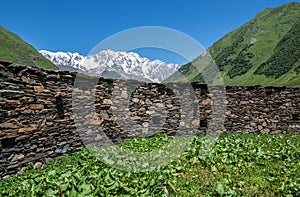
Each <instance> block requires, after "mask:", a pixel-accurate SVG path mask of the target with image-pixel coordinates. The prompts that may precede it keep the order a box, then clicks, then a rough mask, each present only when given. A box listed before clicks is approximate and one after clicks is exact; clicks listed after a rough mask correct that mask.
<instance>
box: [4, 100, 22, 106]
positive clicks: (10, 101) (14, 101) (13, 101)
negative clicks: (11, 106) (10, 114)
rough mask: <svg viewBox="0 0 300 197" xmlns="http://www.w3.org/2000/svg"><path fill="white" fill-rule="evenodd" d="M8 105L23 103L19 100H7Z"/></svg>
mask: <svg viewBox="0 0 300 197" xmlns="http://www.w3.org/2000/svg"><path fill="white" fill-rule="evenodd" d="M5 102H6V103H16V104H17V105H21V102H20V101H18V100H5Z"/></svg>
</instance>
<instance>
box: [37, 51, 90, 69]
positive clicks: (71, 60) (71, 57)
mask: <svg viewBox="0 0 300 197" xmlns="http://www.w3.org/2000/svg"><path fill="white" fill-rule="evenodd" d="M39 52H40V53H41V54H42V55H43V56H44V57H46V58H47V59H48V60H50V61H51V62H52V63H53V64H55V65H56V66H58V67H63V66H67V67H72V68H77V69H84V68H82V64H83V63H84V61H85V58H86V57H84V56H82V55H80V54H79V53H70V52H67V53H65V52H50V51H46V50H40V51H39Z"/></svg>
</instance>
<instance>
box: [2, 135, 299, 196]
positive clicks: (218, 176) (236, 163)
mask: <svg viewBox="0 0 300 197" xmlns="http://www.w3.org/2000/svg"><path fill="white" fill-rule="evenodd" d="M202 139H203V136H199V137H197V138H195V140H194V142H193V143H192V144H191V145H190V147H189V149H188V150H187V151H186V152H184V154H182V155H181V157H180V159H178V160H176V161H173V162H172V163H170V164H169V165H167V166H165V167H163V168H161V169H160V170H156V171H151V172H140V173H129V172H124V171H120V170H116V169H114V168H112V167H109V166H107V165H106V164H104V163H103V162H101V161H100V160H98V159H97V158H95V157H94V156H93V155H92V154H91V153H90V152H89V151H88V150H87V149H83V150H82V151H80V152H77V153H75V154H73V155H72V156H64V157H60V158H56V159H53V160H51V161H50V162H49V163H48V164H47V165H46V167H45V168H44V169H35V170H34V169H33V170H28V171H25V172H24V173H23V175H16V176H13V177H10V178H8V179H4V180H2V181H0V188H1V190H0V196H59V191H61V193H62V194H63V196H72V197H75V196H165V192H166V191H167V192H168V193H169V196H192V197H195V196H272V197H273V196H289V197H291V196H298V194H299V193H300V144H299V141H300V136H299V135H294V134H287V135H266V134H259V135H245V134H226V135H222V136H220V137H219V139H218V141H217V143H216V144H215V146H213V148H212V150H211V151H210V153H209V154H208V155H206V156H201V155H199V149H200V147H201V143H202ZM170 140H172V137H166V136H164V135H158V136H155V137H153V138H148V139H145V138H137V139H134V140H131V141H127V142H125V143H123V144H122V146H123V148H126V149H131V150H134V151H139V152H144V151H151V150H153V149H156V148H157V147H161V146H162V145H164V144H165V143H167V142H168V141H170Z"/></svg>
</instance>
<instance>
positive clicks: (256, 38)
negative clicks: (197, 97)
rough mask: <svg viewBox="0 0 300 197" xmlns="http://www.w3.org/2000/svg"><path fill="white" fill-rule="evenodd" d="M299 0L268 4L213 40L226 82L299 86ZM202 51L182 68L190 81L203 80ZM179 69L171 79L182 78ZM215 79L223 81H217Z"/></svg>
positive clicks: (216, 60)
mask: <svg viewBox="0 0 300 197" xmlns="http://www.w3.org/2000/svg"><path fill="white" fill-rule="evenodd" d="M299 25H300V3H295V2H293V3H288V4H285V5H283V6H280V7H277V8H274V9H272V8H267V9H265V10H263V11H262V12H261V13H259V14H258V15H257V16H255V17H254V18H253V19H252V20H250V21H249V22H247V23H246V24H244V25H243V26H241V27H240V28H238V29H236V30H234V31H232V32H230V33H228V34H227V35H225V36H224V37H223V38H221V39H220V40H219V41H217V42H216V43H214V44H213V45H212V46H211V47H210V48H209V49H208V51H209V52H210V54H211V56H212V59H213V60H214V61H215V63H216V64H217V66H218V67H219V70H220V71H221V72H222V76H223V81H224V83H225V85H274V86H283V85H286V86H300V68H299V57H300V55H299V48H300V43H299V35H300V32H299V28H300V27H299ZM204 56H205V55H202V56H200V57H198V58H196V59H195V60H193V61H192V62H191V63H189V64H187V65H184V66H182V67H181V68H180V69H179V72H180V73H182V74H183V75H184V76H185V77H186V78H187V79H188V80H189V81H193V82H194V81H198V82H204V80H203V77H202V76H201V70H202V69H203V68H205V67H206V66H207V63H205V61H204V59H205V58H204ZM185 77H183V76H181V77H179V78H178V73H177V74H175V75H173V76H171V77H170V78H169V79H168V81H183V80H184V78H185ZM216 83H220V81H217V82H216Z"/></svg>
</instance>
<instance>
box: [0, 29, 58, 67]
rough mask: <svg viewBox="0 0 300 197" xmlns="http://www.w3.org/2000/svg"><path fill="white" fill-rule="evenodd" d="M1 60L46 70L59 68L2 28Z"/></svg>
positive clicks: (0, 36)
mask: <svg viewBox="0 0 300 197" xmlns="http://www.w3.org/2000/svg"><path fill="white" fill-rule="evenodd" d="M0 60H6V61H9V62H12V63H16V64H22V65H26V66H37V67H40V68H45V69H57V67H56V66H55V65H54V64H53V63H52V62H50V61H49V60H47V59H46V58H45V57H44V56H42V55H41V54H40V53H39V52H38V51H37V50H36V49H35V48H34V47H33V46H31V45H29V44H28V43H26V42H24V41H23V40H22V39H21V38H20V37H19V36H17V35H15V34H13V33H12V32H10V31H8V30H7V29H5V28H4V27H2V26H0Z"/></svg>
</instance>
